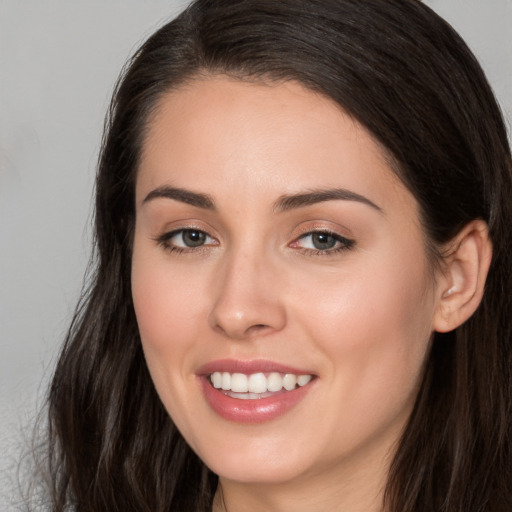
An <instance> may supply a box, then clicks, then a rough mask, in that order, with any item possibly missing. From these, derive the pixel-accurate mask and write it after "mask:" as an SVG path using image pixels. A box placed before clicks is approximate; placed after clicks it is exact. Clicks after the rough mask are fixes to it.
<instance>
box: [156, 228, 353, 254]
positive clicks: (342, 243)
mask: <svg viewBox="0 0 512 512" xmlns="http://www.w3.org/2000/svg"><path fill="white" fill-rule="evenodd" d="M187 232H189V233H190V232H195V233H200V234H202V235H205V236H206V237H207V238H210V239H212V240H215V239H214V238H213V237H211V236H210V235H208V233H206V232H205V231H203V230H201V229H195V228H181V229H176V230H174V231H170V232H168V233H164V234H163V235H161V236H159V237H157V238H156V239H155V241H156V242H157V243H158V244H159V245H161V246H162V247H163V248H164V249H165V250H166V251H169V252H170V253H174V254H183V253H190V252H199V251H202V250H204V249H205V248H206V247H208V245H205V244H203V245H198V246H197V247H180V246H177V245H173V244H172V243H170V240H172V239H173V238H174V237H175V236H177V235H179V234H181V235H182V236H183V235H184V234H185V233H187ZM314 235H326V236H328V237H330V238H332V239H334V241H335V243H336V244H339V246H338V247H335V248H329V249H311V248H305V247H297V250H298V251H300V252H301V253H302V254H305V255H307V256H332V255H335V254H338V253H340V252H342V251H348V250H350V249H352V248H353V247H354V245H355V241H354V240H351V239H349V238H346V237H344V236H341V235H339V234H338V233H335V232H333V231H329V230H326V229H319V230H311V231H307V232H305V233H303V234H302V235H300V236H299V237H298V238H296V239H295V240H294V241H293V242H292V243H291V244H290V247H294V245H295V244H297V243H298V242H299V240H304V239H305V238H307V237H310V236H314ZM210 245H211V244H210ZM213 245H217V244H213Z"/></svg>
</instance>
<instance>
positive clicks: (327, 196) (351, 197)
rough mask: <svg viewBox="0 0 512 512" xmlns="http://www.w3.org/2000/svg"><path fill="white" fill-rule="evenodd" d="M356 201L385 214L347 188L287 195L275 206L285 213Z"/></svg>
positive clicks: (277, 210) (277, 209)
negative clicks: (321, 204)
mask: <svg viewBox="0 0 512 512" xmlns="http://www.w3.org/2000/svg"><path fill="white" fill-rule="evenodd" d="M339 200H341V201H356V202H358V203H362V204H365V205H367V206H370V207H371V208H373V209H375V210H377V211H378V212H380V213H383V210H382V208H381V207H380V206H377V205H376V204H375V203H374V202H373V201H370V199H368V198H367V197H365V196H362V195H361V194H357V193H356V192H352V191H351V190H347V189H345V188H334V189H322V190H312V191H311V192H306V193H303V194H294V195H285V196H282V197H280V198H279V199H278V200H277V201H276V203H275V204H274V211H276V212H285V211H288V210H293V209H295V208H304V207H306V206H311V205H314V204H316V203H323V202H325V201H339Z"/></svg>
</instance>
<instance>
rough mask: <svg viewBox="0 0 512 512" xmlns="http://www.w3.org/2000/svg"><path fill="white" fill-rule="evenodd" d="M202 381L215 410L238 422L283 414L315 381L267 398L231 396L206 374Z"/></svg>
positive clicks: (204, 390) (207, 398)
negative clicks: (244, 398)
mask: <svg viewBox="0 0 512 512" xmlns="http://www.w3.org/2000/svg"><path fill="white" fill-rule="evenodd" d="M200 381H201V386H202V388H203V393H204V396H205V398H206V401H207V402H208V405H209V406H210V407H211V408H212V409H213V411H214V412H216V413H217V414H218V415H219V416H221V417H222V418H224V419H226V420H229V421H234V422H237V423H263V422H265V421H270V420H273V419H275V418H278V417H279V416H282V415H283V414H285V413H286V412H288V411H289V410H290V409H291V408H292V407H294V406H295V405H297V404H298V403H299V402H300V401H301V400H302V399H303V398H304V397H305V396H306V394H307V393H308V392H309V390H310V387H311V382H313V381H311V382H310V383H309V384H306V385H305V386H302V387H300V388H296V389H293V390H292V391H285V392H283V393H279V394H275V395H272V396H268V397H266V398H256V399H254V400H243V399H240V398H231V397H230V396H227V395H225V394H224V393H223V392H222V390H218V389H216V388H214V387H213V386H212V385H211V384H210V381H209V379H208V378H207V377H206V376H202V377H200Z"/></svg>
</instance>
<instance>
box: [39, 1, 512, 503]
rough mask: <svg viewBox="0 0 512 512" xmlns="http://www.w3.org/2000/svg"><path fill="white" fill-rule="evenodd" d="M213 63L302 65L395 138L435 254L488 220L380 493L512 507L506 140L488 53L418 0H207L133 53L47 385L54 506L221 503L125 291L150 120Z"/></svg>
mask: <svg viewBox="0 0 512 512" xmlns="http://www.w3.org/2000/svg"><path fill="white" fill-rule="evenodd" d="M203 73H206V74H212V73H213V74H216V73H218V74H226V75H229V76H232V77H235V78H238V79H240V80H254V79H261V80H269V81H286V80H295V81H299V82H301V83H302V84H304V85H305V86H306V87H308V88H309V89H311V90H313V91H316V92H319V93H321V94H324V95H326V96H329V97H331V98H332V99H334V100H335V101H337V102H338V103H339V104H340V105H341V106H342V107H343V108H344V110H345V111H346V112H349V113H350V115H352V116H354V118H356V119H357V120H358V121H359V122H360V123H362V124H363V125H364V126H366V128H367V129H368V130H369V131H370V132H371V133H372V134H373V135H374V137H375V138H376V139H377V140H378V141H379V142H380V143H381V144H382V145H383V146H384V147H385V148H387V150H388V151H389V153H390V154H391V155H392V157H393V159H394V161H395V162H396V165H395V167H396V172H397V174H398V176H399V177H400V179H401V180H402V181H403V183H404V184H405V185H406V186H407V188H408V189H409V190H410V191H411V193H412V194H413V195H414V196H415V198H416V199H417V201H418V204H419V207H420V212H421V220H422V222H423V226H424V230H425V232H426V234H427V236H428V239H429V241H430V245H431V248H432V249H433V254H434V255H435V254H436V247H439V246H440V244H443V243H444V242H446V241H448V240H450V239H451V238H452V237H453V236H454V235H455V234H456V233H457V232H458V231H459V230H460V229H461V228H462V227H463V226H464V225H466V224H467V223H468V222H470V221H471V220H473V219H483V220H485V221H486V222H487V224H488V226H489V230H490V236H491V239H492V243H493V249H494V254H493V261H492V264H491V269H490V272H489V275H488V280H487V284H486V290H485V294H484V297H483V300H482V303H481V305H480V307H479V309H478V310H477V312H476V313H475V314H474V315H473V317H472V318H471V319H469V320H468V321H467V322H466V323H465V324H464V325H462V326H461V327H459V328H458V329H456V330H455V331H453V332H450V333H447V334H438V333H436V334H435V335H434V339H433V343H432V349H431V352H430V354H429V357H428V360H427V362H426V369H425V374H424V378H423V382H422V386H421V390H420V392H419V395H418V398H417V401H416V405H415V408H414V411H413V412H412V415H411V417H410V420H409V423H408V425H407V428H406V430H405V432H404V434H403V437H402V439H401V440H400V442H399V445H398V447H397V451H396V454H395V457H394V461H393V463H392V466H391V471H390V475H389V480H388V485H387V489H386V494H385V499H386V507H387V510H389V511H391V512H429V511H431V512H455V511H457V512H462V511H464V512H483V511H491V512H504V511H505V510H507V511H510V510H512V485H511V484H512V345H511V342H512V333H511V329H512V320H511V318H512V308H511V301H512V264H511V254H512V251H511V250H510V248H511V247H512V164H511V155H510V149H509V146H508V140H507V133H506V130H505V127H504V123H503V120H502V117H501V114H500V110H499V107H498V105H497V103H496V101H495V99H494V96H493V94H492V91H491V89H490V87H489V85H488V83H487V81H486V79H485V76H484V73H483V72H482V70H481V68H480V66H479V65H478V63H477V62H476V60H475V58H474V57H473V55H472V54H471V52H470V51H469V49H468V48H467V46H466V45H465V43H464V42H463V41H462V40H461V38H460V37H459V36H458V35H457V34H456V33H455V31H454V30H453V29H452V28H451V27H450V26H449V25H448V24H447V23H446V22H444V21H443V20H442V19H441V18H439V17H438V16H437V15H436V14H435V13H434V12H432V11H431V10H430V9H429V8H428V7H426V6H425V5H423V4H422V3H421V2H420V1H417V0H280V1H275V0H238V1H236V2H234V1H233V0H197V1H195V2H193V3H192V4H191V5H190V7H189V8H188V9H187V10H186V11H184V12H183V13H182V14H181V15H180V16H179V17H178V18H176V19H175V20H174V21H172V22H170V23H168V24H167V25H165V26H164V27H162V28H161V29H160V30H158V31H157V32H156V33H155V34H154V35H153V36H151V37H150V38H149V40H148V41H147V42H146V43H145V44H144V45H143V46H142V47H141V48H140V49H139V51H137V52H136V54H135V55H134V57H133V58H132V59H131V61H130V62H129V64H128V66H127V67H126V69H125V71H124V73H123V74H122V76H121V78H120V80H119V82H118V85H117V88H116V91H115V94H114V97H113V100H112V104H111V107H110V110H109V113H108V118H107V123H106V129H105V134H104V139H103V146H102V151H101V155H100V160H99V167H98V174H97V182H96V210H95V252H94V256H93V264H92V267H91V272H90V274H89V276H88V286H87V289H86V290H85V292H84V294H83V297H82V299H81V301H80V304H79V306H78V308H77V311H76V314H75V317H74V319H73V322H72V325H71V327H70V329H69V333H68V336H67V339H66V342H65V345H64V347H63V349H62V353H61V356H60V360H59V362H58V365H57V368H56V371H55V375H54V378H53V382H52V384H51V389H50V392H49V459H48V460H49V473H50V476H51V486H50V487H51V488H50V494H51V507H52V510H54V511H63V510H67V509H68V508H69V507H74V509H75V510H77V511H107V510H108V511H109V512H115V511H119V512H129V511H139V512H140V511H147V512H159V511H162V512H163V511H169V510H173V511H186V512H190V511H207V510H210V509H211V504H212V499H213V495H214V492H215V488H216V483H217V479H216V476H215V475H214V474H212V473H211V472H210V471H209V470H208V468H206V467H205V465H204V464H203V463H202V462H201V461H200V460H199V459H198V458H197V456H196V455H195V454H194V453H193V452H192V450H191V449H190V448H189V447H188V446H187V444H186V442H185V441H184V440H183V438H182V436H181V435H180V433H179V432H178V431H177V429H176V427H175V426H174V424H173V422H172V420H171V418H169V416H168V414H167V413H166V411H165V410H164V408H163V406H162V404H161V403H160V400H159V399H158V397H157V394H156V392H155V390H154V387H153V384H152V382H151V378H150V376H149V373H148V370H147V368H146V364H145V361H144V357H143V353H142V350H141V343H140V339H139V334H138V329H137V324H136V320H135V315H134V310H133V305H132V300H131V293H130V267H131V261H130V258H131V243H132V235H133V226H134V215H135V213H134V183H135V175H136V172H137V166H138V161H139V156H140V152H141V145H142V140H143V137H144V132H145V127H146V123H147V119H148V116H149V115H150V113H151V111H152V109H153V108H154V106H155V105H156V103H157V101H158V99H159V98H160V97H161V95H162V94H164V93H165V92H167V91H169V90H171V89H173V88H176V87H179V86H180V85H182V84H183V83H185V82H186V81H187V80H189V79H192V78H194V77H195V76H197V75H200V74H203ZM434 257H436V256H434Z"/></svg>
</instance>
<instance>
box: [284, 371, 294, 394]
mask: <svg viewBox="0 0 512 512" xmlns="http://www.w3.org/2000/svg"><path fill="white" fill-rule="evenodd" d="M296 384H297V377H296V376H295V375H294V374H293V373H287V374H286V375H285V376H284V377H283V386H284V389H286V391H291V390H292V389H295V385H296Z"/></svg>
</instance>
